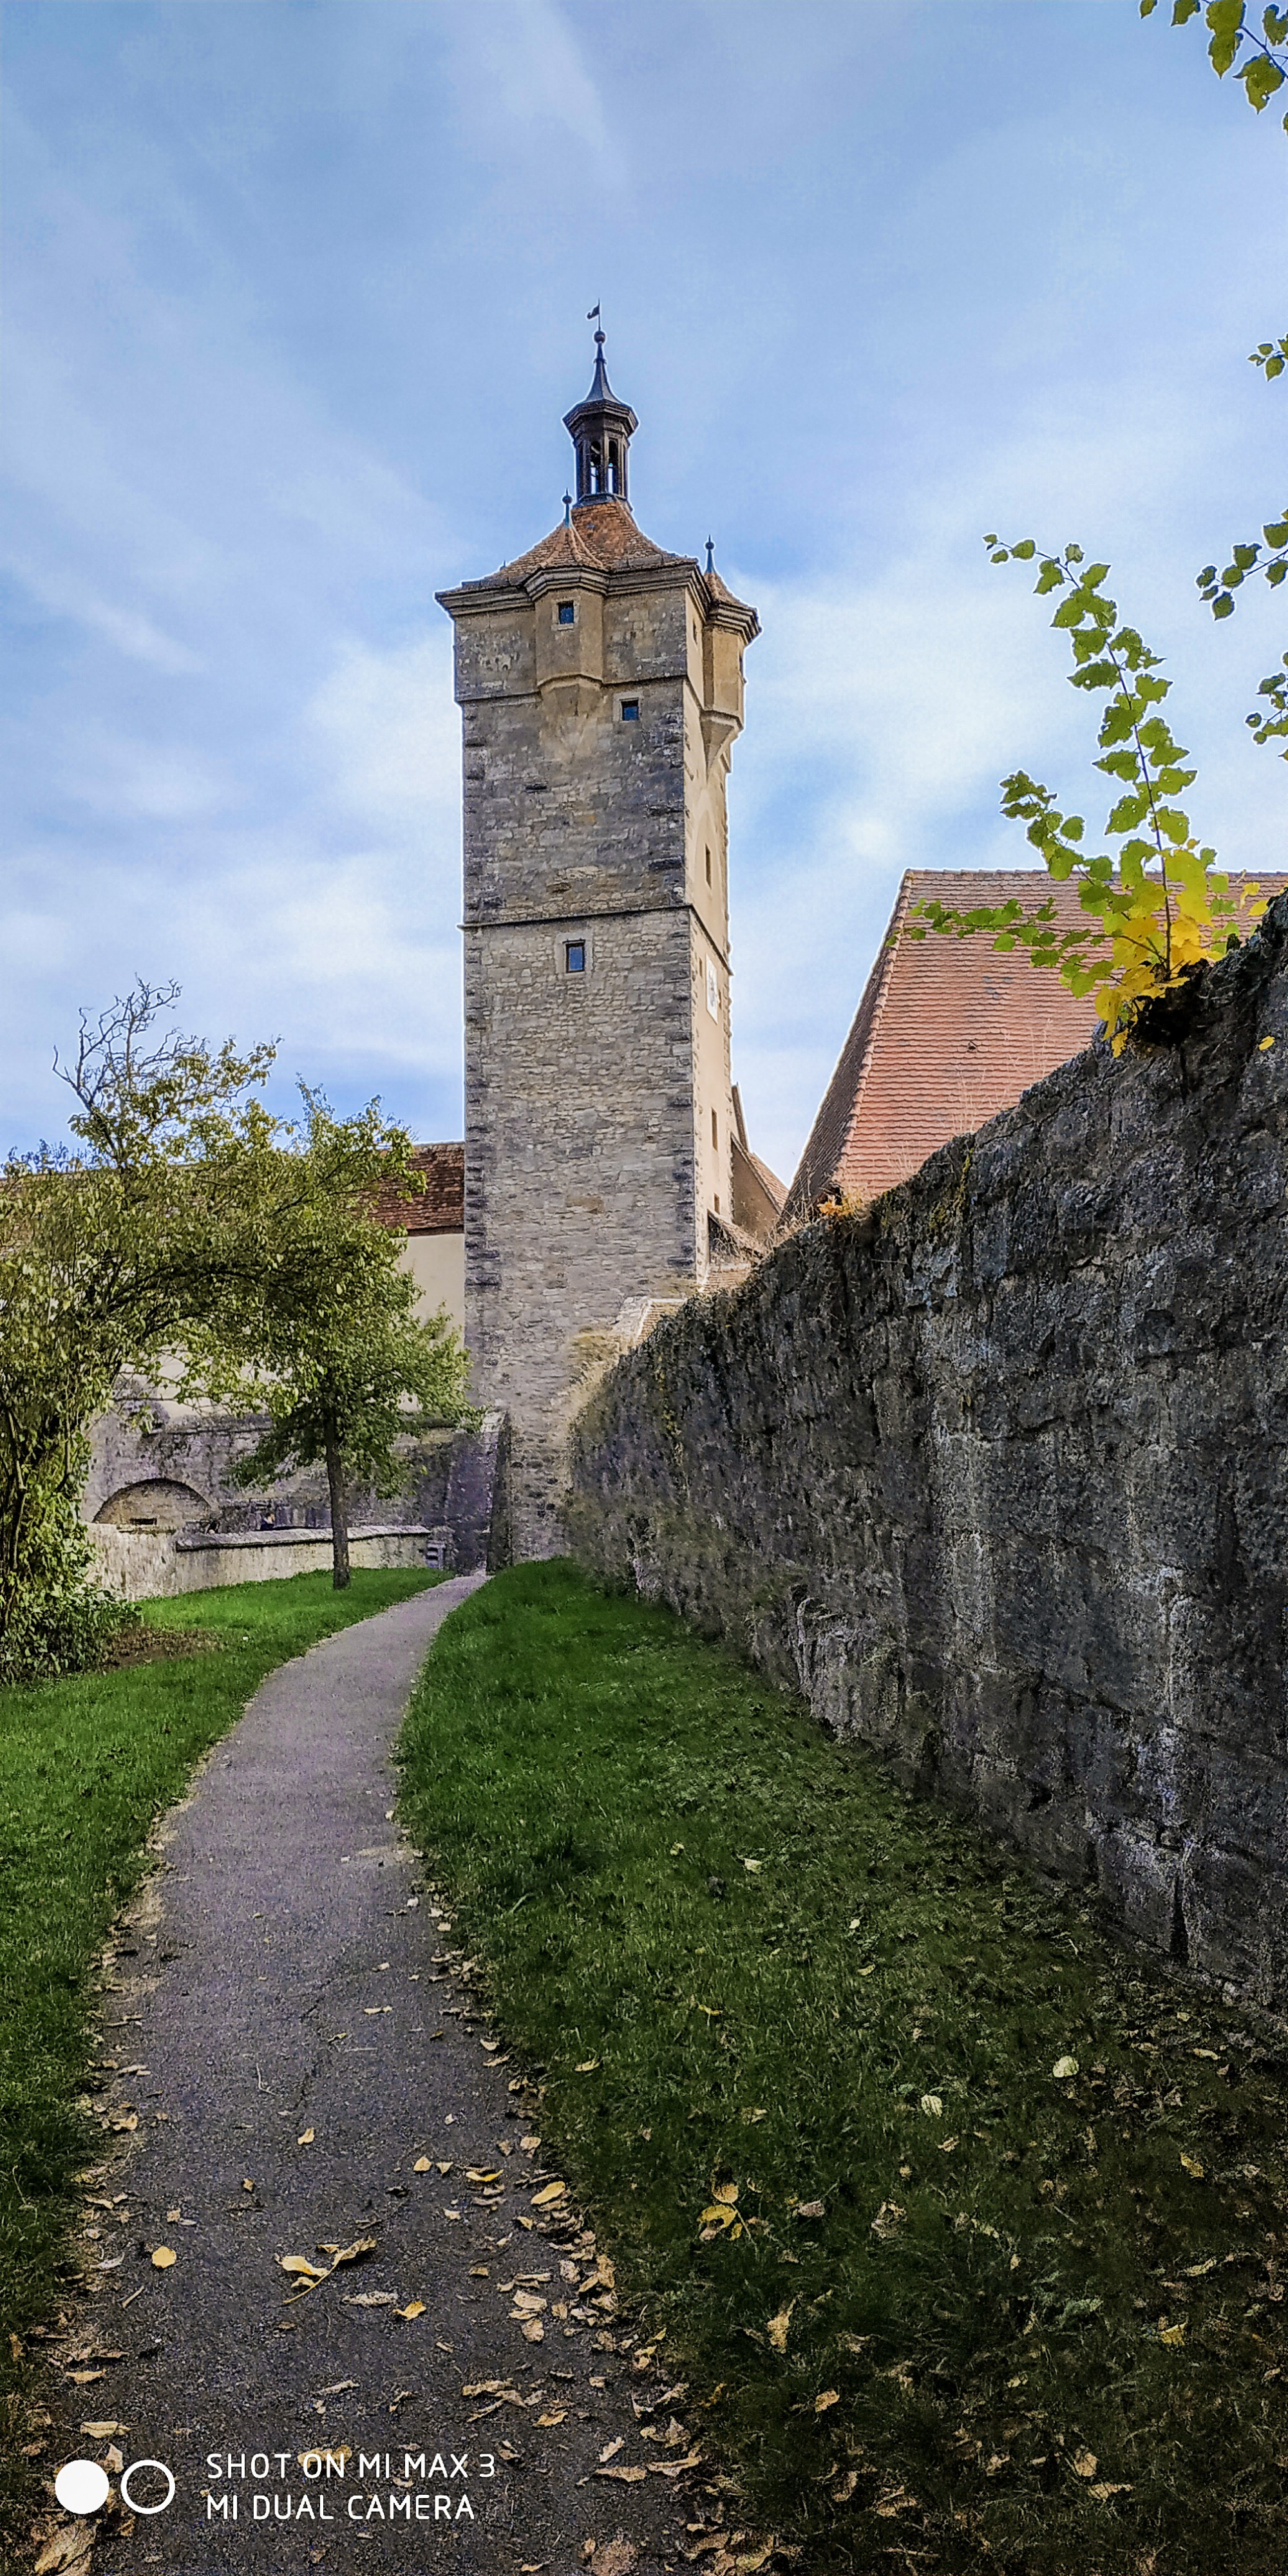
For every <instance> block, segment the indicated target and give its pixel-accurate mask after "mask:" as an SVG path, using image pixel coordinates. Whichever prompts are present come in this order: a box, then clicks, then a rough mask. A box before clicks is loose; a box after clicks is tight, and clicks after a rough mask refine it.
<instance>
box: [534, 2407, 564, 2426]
mask: <svg viewBox="0 0 1288 2576" xmlns="http://www.w3.org/2000/svg"><path fill="white" fill-rule="evenodd" d="M567 2412H568V2409H567V2407H566V2406H561V2407H560V2408H559V2409H558V2411H557V2413H555V2414H553V2415H538V2417H537V2422H538V2424H539V2425H540V2426H542V2427H543V2428H544V2427H545V2426H547V2425H550V2424H562V2422H563V2420H564V2417H565V2415H566V2414H567Z"/></svg>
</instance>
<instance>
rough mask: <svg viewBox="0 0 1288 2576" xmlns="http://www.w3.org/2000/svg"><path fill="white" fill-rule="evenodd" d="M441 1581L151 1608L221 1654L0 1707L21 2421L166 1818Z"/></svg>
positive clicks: (198, 1597)
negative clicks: (41, 2319) (292, 1699)
mask: <svg viewBox="0 0 1288 2576" xmlns="http://www.w3.org/2000/svg"><path fill="white" fill-rule="evenodd" d="M439 1579H440V1578H439V1577H437V1576H434V1575H430V1574H422V1573H419V1572H405V1573H404V1572H388V1573H384V1572H379V1573H378V1572H361V1573H356V1574H355V1575H354V1578H353V1583H352V1586H351V1588H350V1590H349V1591H347V1592H333V1591H332V1589H331V1578H330V1575H329V1574H300V1575H297V1576H295V1577H294V1579H293V1580H290V1581H287V1582H280V1583H247V1584H238V1585H236V1586H230V1587H229V1588H228V1589H227V1590H226V1591H219V1592H198V1593H188V1594H186V1595H184V1597H183V1598H181V1599H179V1600H176V1601H150V1602H146V1603H144V1605H143V1607H142V1612H141V1616H142V1617H143V1619H144V1620H145V1622H146V1623H147V1624H149V1625H150V1626H153V1627H155V1628H157V1629H166V1628H170V1629H178V1630H196V1629H201V1630H204V1631H206V1632H208V1633H209V1636H210V1638H211V1641H212V1645H213V1646H215V1647H216V1648H217V1649H218V1651H215V1652H211V1653H209V1654H192V1655H184V1656H181V1657H176V1658H175V1659H173V1660H170V1661H160V1662H156V1663H142V1664H139V1665H137V1666H135V1667H133V1668H127V1669H125V1670H120V1671H113V1672H103V1673H78V1674H76V1675H74V1676H73V1677H71V1678H70V1679H68V1680H66V1681H58V1682H46V1683H42V1684H41V1685H40V1686H39V1687H38V1688H35V1689H31V1690H12V1689H9V1690H0V2318H2V2319H3V2322H4V2329H5V2336H4V2346H3V2351H2V2352H0V2388H3V2390H4V2392H5V2397H6V2402H10V2401H12V2403H13V2404H14V2405H16V2378H15V2376H14V2374H13V2370H12V2364H11V2359H10V2348H9V2340H8V2338H9V2335H10V2334H11V2333H14V2332H16V2331H20V2330H21V2328H22V2326H23V2325H24V2324H25V2323H26V2322H27V2321H28V2320H30V2319H31V2318H32V2317H34V2316H35V2315H36V2314H38V2313H39V2312H40V2311H41V2310H42V2309H44V2308H47V2307H48V2306H49V2304H50V2300H51V2296H53V2297H56V2294H57V2286H58V2261H59V2247H60V2239H61V2234H62V2228H63V2225H64V2222H65V2217H66V2213H67V2194H68V2191H69V2188H70V2185H71V2181H72V2178H73V2175H74V2173H75V2170H76V2167H77V2165H78V2164H79V2163H81V2162H82V2161H83V2160H84V2158H85V2157H86V2155H87V2154H88V2153H89V2152H90V2151H91V2149H92V2148H93V2147H95V2146H98V2145H101V2138H100V2134H99V2132H98V2130H97V2129H96V2128H92V2127H91V2125H90V2122H89V2120H88V2118H87V2116H86V2115H85V2113H84V2112H83V2111H79V2110H78V2109H77V2108H76V2096H77V2094H78V2093H79V2091H80V2088H81V2085H82V2083H83V2081H84V2076H85V2071H86V2021H87V2010H88V2001H89V1997H88V1988H87V1976H88V1971H89V1969H90V1966H91V1963H92V1962H93V1960H94V1958H95V1957H96V1956H97V1954H98V1952H99V1950H100V1949H101V1947H102V1944H103V1941H104V1938H105V1936H106V1933H107V1930H108V1927H109V1925H110V1923H111V1921H112V1917H113V1915H114V1914H115V1913H116V1911H117V1909H118V1908H119V1906H120V1905H121V1904H122V1902H123V1901H124V1899H125V1898H126V1897H127V1896H128V1895H129V1893H130V1891H131V1889H132V1888H133V1887H134V1886H135V1885H136V1884H137V1882H138V1880H139V1878H140V1876H141V1874H142V1870H143V1867H144V1846H145V1844H146V1841H147V1837H148V1833H149V1831H150V1829H151V1826H152V1823H153V1821H154V1819H155V1817H156V1816H157V1815H158V1814H159V1813H160V1812H161V1811H162V1810H163V1809H164V1808H165V1807H167V1806H169V1805H170V1804H171V1802H172V1800H173V1799H174V1798H176V1797H177V1796H178V1795H179V1793H180V1791H181V1790H182V1788H183V1785H184V1782H185V1780H186V1779H187V1776H188V1774H189V1772H190V1771H191V1769H192V1765H193V1763H194V1762H195V1761H196V1760H197V1758H198V1756H199V1755H200V1754H202V1753H204V1752H206V1750H207V1749H208V1747H209V1746H210V1745H212V1744H213V1743H215V1741H216V1740H217V1738H218V1737H219V1736H221V1735H222V1734H224V1733H225V1732H226V1730H227V1728H228V1727H229V1726H231V1725H232V1724H233V1722H234V1720H235V1719H236V1718H238V1717H239V1716H240V1714H241V1711H242V1709H243V1708H244V1706H245V1704H246V1701H247V1700H248V1699H249V1697H250V1695H251V1693H252V1691H254V1690H255V1689H256V1687H257V1685H258V1684H259V1683H260V1682H261V1681H262V1680H263V1678H264V1675H265V1674H266V1673H268V1672H271V1671H272V1669H273V1667H274V1665H276V1664H281V1663H285V1662H286V1661H287V1660H288V1659H289V1658H290V1657H291V1656H292V1655H300V1654H303V1653H304V1651H305V1649H306V1648H307V1647H309V1646H311V1645H314V1644H315V1643H316V1642H317V1640H318V1639H319V1638H321V1637H329V1636H331V1635H332V1634H333V1633H334V1631H335V1630H336V1629H339V1628H345V1627H348V1626H349V1625H350V1623H351V1622H352V1621H353V1620H355V1619H365V1618H368V1617H369V1616H370V1615H371V1613H372V1612H373V1611H375V1610H384V1609H387V1608H389V1606H390V1605H391V1604H392V1603H393V1602H395V1601H405V1600H407V1599H408V1598H409V1597H410V1595H411V1594H412V1593H414V1592H419V1591H421V1590H423V1588H424V1586H425V1584H426V1583H429V1582H435V1581H437V1580H439ZM8 2448H9V2445H8V2444H7V2443H6V2444H5V2445H4V2449H5V2450H6V2451H7V2450H8ZM0 2476H3V2472H2V2471H0Z"/></svg>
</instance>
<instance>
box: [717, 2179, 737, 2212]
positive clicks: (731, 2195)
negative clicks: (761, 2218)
mask: <svg viewBox="0 0 1288 2576" xmlns="http://www.w3.org/2000/svg"><path fill="white" fill-rule="evenodd" d="M711 2197H712V2199H713V2200H723V2201H727V2202H728V2203H729V2204H730V2206H732V2204H733V2202H734V2201H735V2200H736V2199H737V2197H738V2185H737V2183H736V2182H713V2183H712V2186H711Z"/></svg>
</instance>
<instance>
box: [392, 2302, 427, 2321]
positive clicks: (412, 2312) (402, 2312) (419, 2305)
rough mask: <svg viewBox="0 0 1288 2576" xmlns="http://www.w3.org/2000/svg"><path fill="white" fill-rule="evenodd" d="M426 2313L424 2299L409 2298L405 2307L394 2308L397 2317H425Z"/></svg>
mask: <svg viewBox="0 0 1288 2576" xmlns="http://www.w3.org/2000/svg"><path fill="white" fill-rule="evenodd" d="M424 2313H425V2302H424V2300H423V2299H409V2300H408V2302H407V2305H406V2307H405V2308H395V2310H394V2315H395V2316H396V2317H423V2316H424Z"/></svg>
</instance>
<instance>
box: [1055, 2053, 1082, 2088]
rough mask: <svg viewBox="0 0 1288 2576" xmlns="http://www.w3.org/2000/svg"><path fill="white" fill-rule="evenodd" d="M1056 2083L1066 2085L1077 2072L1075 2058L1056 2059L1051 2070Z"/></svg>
mask: <svg viewBox="0 0 1288 2576" xmlns="http://www.w3.org/2000/svg"><path fill="white" fill-rule="evenodd" d="M1051 2072H1052V2074H1053V2075H1054V2077H1055V2079H1056V2081H1057V2083H1059V2084H1068V2083H1069V2082H1070V2081H1071V2079H1072V2078H1073V2077H1074V2076H1075V2075H1076V2074H1077V2072H1078V2061H1077V2058H1076V2057H1057V2059H1056V2061H1055V2064H1054V2066H1053V2067H1052V2069H1051Z"/></svg>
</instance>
